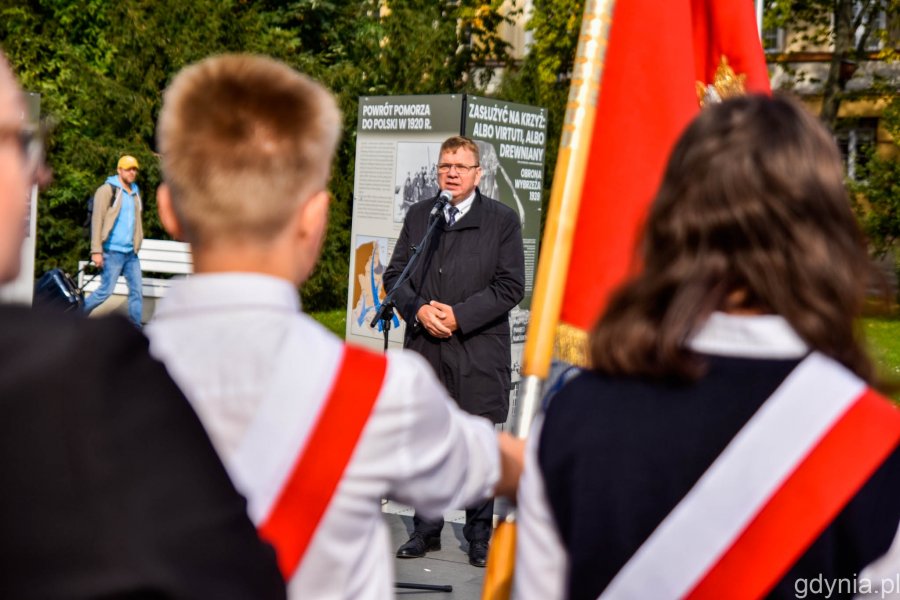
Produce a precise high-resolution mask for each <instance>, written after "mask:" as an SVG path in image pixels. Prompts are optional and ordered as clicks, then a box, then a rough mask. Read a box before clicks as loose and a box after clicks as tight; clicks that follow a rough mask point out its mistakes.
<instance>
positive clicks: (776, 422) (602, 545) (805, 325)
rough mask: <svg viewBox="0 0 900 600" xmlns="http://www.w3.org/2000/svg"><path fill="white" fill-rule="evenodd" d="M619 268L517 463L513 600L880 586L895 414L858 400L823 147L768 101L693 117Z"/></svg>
mask: <svg viewBox="0 0 900 600" xmlns="http://www.w3.org/2000/svg"><path fill="white" fill-rule="evenodd" d="M639 258H640V269H639V273H638V274H637V275H636V276H635V277H634V278H633V279H632V280H631V281H629V282H628V283H626V284H625V285H624V286H623V287H622V288H621V289H620V290H619V291H618V293H617V294H616V295H615V296H614V297H613V298H612V300H611V302H610V304H609V306H608V308H607V310H606V312H605V314H604V315H603V316H602V317H601V319H600V321H599V322H598V324H597V326H596V328H595V329H594V331H593V332H592V333H591V336H590V344H591V357H592V361H593V369H592V370H590V371H587V372H585V373H583V374H581V375H580V376H578V377H576V378H575V379H574V380H573V381H571V382H570V383H569V384H567V385H566V386H565V387H564V388H563V389H562V390H561V392H560V393H559V394H558V395H557V396H556V397H555V398H554V399H553V401H552V402H551V404H550V406H549V407H548V409H547V412H546V414H545V415H544V416H543V419H542V421H539V423H538V429H537V433H536V434H535V435H534V436H533V439H532V440H531V442H530V455H529V456H528V461H527V462H526V471H525V475H524V476H523V480H522V483H521V486H520V492H519V502H520V517H519V521H520V534H519V535H520V544H519V552H518V558H519V561H520V563H519V567H518V568H517V580H516V586H515V590H516V596H517V597H519V598H542V599H544V600H548V599H552V598H562V597H568V598H591V599H593V598H597V597H598V595H600V594H601V593H602V596H601V597H611V598H615V597H647V598H649V597H653V598H669V597H683V596H688V595H691V594H695V593H696V594H699V595H703V593H709V592H710V591H712V592H713V596H715V597H735V596H739V597H758V596H763V595H769V594H771V595H772V596H773V597H790V598H793V597H797V595H798V594H801V592H803V591H804V590H807V589H809V588H808V585H809V583H810V582H811V581H812V580H814V579H815V578H816V577H820V578H823V581H831V582H838V581H843V580H846V585H850V584H851V583H852V584H853V585H856V586H857V588H855V591H854V592H853V593H855V592H856V591H859V589H858V588H859V585H860V584H861V583H862V582H863V581H864V578H865V577H869V578H872V577H874V573H878V572H879V571H877V569H879V568H880V569H882V572H883V570H884V569H885V568H887V569H888V570H890V569H893V570H894V571H898V572H900V568H897V565H896V563H889V562H885V561H890V560H892V559H890V558H881V557H883V556H884V555H885V554H886V553H887V552H888V549H889V547H890V546H891V544H892V540H893V539H894V537H895V535H897V531H898V521H900V500H898V499H900V452H898V450H897V441H898V438H900V413H898V411H897V410H896V409H895V408H893V407H891V406H890V405H889V404H888V403H887V402H886V401H884V400H883V399H881V398H880V397H877V396H876V395H875V394H874V392H872V391H871V389H870V388H869V387H868V384H869V383H871V380H872V376H873V370H872V366H871V364H870V362H869V360H868V358H867V356H866V354H865V351H864V349H863V347H862V344H861V341H860V339H859V338H858V336H857V332H856V319H857V317H858V316H859V315H860V312H861V310H862V306H863V301H864V295H865V290H866V286H867V283H868V274H869V261H868V257H867V254H866V249H865V244H864V242H863V239H862V237H861V235H860V233H859V230H858V228H857V226H856V222H855V219H854V216H853V214H852V212H851V210H850V204H849V200H848V197H847V194H846V191H845V188H844V185H843V170H842V165H841V161H840V155H839V153H838V150H837V148H836V146H835V144H834V141H833V140H832V138H831V136H830V135H829V133H828V132H827V131H826V130H825V128H824V127H823V126H822V125H821V124H819V123H818V121H817V120H816V119H815V118H814V117H812V116H811V115H810V114H808V113H807V111H806V110H805V109H804V108H803V107H801V106H799V105H798V104H796V103H795V102H793V101H790V100H786V99H778V98H776V99H772V98H766V97H744V98H739V99H734V100H729V101H726V102H724V103H721V104H718V105H714V106H712V107H709V108H706V109H704V110H703V111H702V112H701V114H700V115H699V116H698V117H696V118H695V120H694V121H693V122H692V123H691V124H690V125H689V127H688V128H687V129H686V131H685V132H684V133H683V134H682V136H681V138H680V139H679V141H678V142H677V144H676V146H675V148H674V149H673V151H672V154H671V157H670V159H669V163H668V166H667V169H666V172H665V175H664V177H663V181H662V183H661V186H660V189H659V192H658V194H657V197H656V199H655V201H654V203H653V205H652V207H651V209H650V213H649V215H648V218H647V223H646V228H645V231H644V236H643V240H642V245H641V248H640V257H639ZM862 413H865V414H866V415H867V416H866V418H862V417H860V418H859V419H856V417H857V415H859V414H862ZM850 417H853V418H852V419H851V418H850ZM851 421H852V423H851ZM838 434H840V435H838ZM863 440H866V442H865V443H864V442H863ZM868 440H876V442H873V443H872V444H868ZM870 446H871V447H870ZM876 446H877V447H876ZM835 448H837V450H835ZM826 451H827V452H826ZM829 452H830V453H829ZM838 459H840V460H838ZM810 471H814V472H815V476H813V475H810ZM823 473H824V475H825V476H827V477H826V478H825V479H823ZM895 545H896V546H900V542H898V543H897V544H895ZM897 550H900V548H897V549H896V550H895V551H897ZM879 560H881V563H878V562H877V561H879ZM893 560H896V557H895V559H893ZM891 564H892V565H893V566H891ZM868 565H872V567H871V568H872V569H876V570H872V571H864V568H866V567H867V566H868ZM879 565H880V566H879ZM885 565H887V567H886V566H885ZM867 581H868V580H867ZM869 583H872V582H869ZM729 586H731V587H729ZM845 587H846V586H845ZM803 593H805V592H803ZM850 595H852V593H851V594H850Z"/></svg>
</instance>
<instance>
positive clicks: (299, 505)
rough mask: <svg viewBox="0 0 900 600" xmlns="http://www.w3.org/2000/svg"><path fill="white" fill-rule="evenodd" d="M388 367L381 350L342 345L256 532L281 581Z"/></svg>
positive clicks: (311, 529) (305, 543)
mask: <svg viewBox="0 0 900 600" xmlns="http://www.w3.org/2000/svg"><path fill="white" fill-rule="evenodd" d="M386 370H387V359H386V358H385V356H384V355H381V354H375V353H372V352H369V351H367V350H363V349H360V348H356V347H353V346H345V349H344V356H343V360H342V363H341V366H340V369H339V370H338V372H337V375H336V377H335V379H334V383H333V385H332V389H331V393H330V395H329V397H328V400H327V401H326V403H325V406H324V408H323V409H322V412H321V414H320V416H319V419H318V421H317V422H316V425H315V427H314V428H313V430H312V433H311V435H310V437H309V441H308V442H307V444H306V446H305V449H304V450H303V452H302V454H301V455H300V456H299V457H297V460H296V463H295V464H294V467H293V469H292V471H291V473H290V474H289V476H288V478H287V480H286V481H285V484H284V487H283V488H282V489H281V492H280V493H279V495H278V498H277V500H276V501H275V504H274V505H273V506H272V509H271V511H270V512H269V514H268V516H267V517H266V519H265V520H264V521H263V522H262V523H260V524H259V533H260V536H261V537H262V538H263V539H265V540H266V541H268V542H269V543H271V544H272V545H273V546H274V547H275V551H276V553H277V555H278V566H279V568H280V569H281V573H282V575H283V576H284V579H285V581H287V580H290V578H291V577H292V576H293V574H294V572H295V571H296V570H297V567H298V566H299V565H300V562H301V560H302V559H303V555H304V554H305V553H306V549H307V548H308V547H309V543H310V541H311V540H312V537H313V534H314V533H315V531H316V528H317V527H318V525H319V521H320V520H321V519H322V516H323V515H324V514H325V510H326V509H327V508H328V504H329V503H330V501H331V498H332V496H333V495H334V491H335V490H336V489H337V486H338V483H339V482H340V480H341V477H342V476H343V474H344V471H345V470H346V468H347V464H348V463H349V462H350V457H351V456H352V455H353V451H354V450H355V448H356V444H357V442H358V441H359V438H360V436H361V435H362V430H363V427H365V424H366V422H367V421H368V420H369V416H370V415H371V413H372V408H373V407H374V405H375V400H376V399H377V398H378V395H379V392H380V391H381V386H382V382H383V381H384V376H385V373H386Z"/></svg>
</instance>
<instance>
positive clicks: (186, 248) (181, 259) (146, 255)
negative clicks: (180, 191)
mask: <svg viewBox="0 0 900 600" xmlns="http://www.w3.org/2000/svg"><path fill="white" fill-rule="evenodd" d="M138 257H139V258H140V260H141V278H142V283H143V288H144V298H145V299H148V298H149V299H158V298H162V297H163V296H165V295H166V292H167V291H168V290H169V287H170V286H171V285H172V283H173V281H177V280H178V279H183V278H184V277H187V276H188V275H190V274H191V273H193V272H194V259H193V257H192V256H191V246H190V244H186V243H184V242H172V241H169V240H144V241H143V243H142V244H141V249H140V251H138ZM88 263H89V261H86V260H83V261H80V262H79V263H78V287H83V289H84V293H85V295H87V294H89V293H91V292H93V291H95V290H96V289H97V288H98V287H100V275H99V274H98V275H97V276H96V277H94V279H91V277H92V275H90V274H87V275H86V274H85V273H84V267H85V266H86V265H87V264H88ZM148 274H156V275H172V276H173V277H172V278H170V279H167V278H162V277H152V276H150V277H148V276H147V275H148ZM85 281H87V283H85ZM113 296H128V286H127V285H126V284H125V277H122V276H120V277H119V279H118V280H117V281H116V287H115V289H114V290H113Z"/></svg>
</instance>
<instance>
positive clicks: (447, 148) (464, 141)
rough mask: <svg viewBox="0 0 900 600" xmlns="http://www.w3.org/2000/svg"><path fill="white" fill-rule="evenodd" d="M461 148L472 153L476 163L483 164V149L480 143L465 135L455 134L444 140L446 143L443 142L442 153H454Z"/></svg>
mask: <svg viewBox="0 0 900 600" xmlns="http://www.w3.org/2000/svg"><path fill="white" fill-rule="evenodd" d="M460 148H462V149H464V150H468V151H469V152H471V153H472V156H474V157H475V164H481V151H480V150H479V149H478V144H476V143H475V142H474V141H473V140H472V139H470V138H467V137H465V136H463V135H454V136H453V137H449V138H447V139H446V140H444V143H443V144H441V152H440V154H443V153H445V152H449V153H453V152H456V151H458V150H459V149H460Z"/></svg>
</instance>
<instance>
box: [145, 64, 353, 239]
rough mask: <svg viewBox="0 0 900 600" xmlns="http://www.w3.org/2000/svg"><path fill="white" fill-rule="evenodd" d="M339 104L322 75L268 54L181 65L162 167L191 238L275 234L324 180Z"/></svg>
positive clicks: (163, 128)
mask: <svg viewBox="0 0 900 600" xmlns="http://www.w3.org/2000/svg"><path fill="white" fill-rule="evenodd" d="M340 130H341V113H340V111H339V110H338V107H337V104H336V102H335V100H334V97H333V96H332V95H331V93H330V92H328V90H326V89H325V88H324V87H323V86H322V85H320V84H319V83H317V82H315V81H313V80H312V79H310V78H308V77H306V76H305V75H303V74H301V73H298V72H297V71H295V70H293V69H291V68H290V67H288V66H287V65H285V64H283V63H281V62H278V61H276V60H274V59H271V58H267V57H263V56H252V55H246V54H230V55H221V56H215V57H211V58H207V59H205V60H203V61H201V62H199V63H197V64H194V65H192V66H189V67H187V68H185V69H184V70H182V71H181V72H180V73H179V74H178V75H177V76H176V77H175V79H174V80H173V81H172V83H171V84H170V85H169V87H168V89H167V90H166V92H165V94H164V96H163V108H162V111H161V112H160V116H159V128H158V131H157V139H158V145H159V149H160V151H161V153H162V170H163V177H164V179H165V181H166V183H167V184H168V185H169V187H170V189H171V195H172V204H173V208H174V210H175V214H176V216H177V217H178V219H179V222H180V224H181V227H182V228H183V230H184V234H185V236H186V238H187V240H188V241H190V242H192V243H194V244H209V243H215V242H220V241H222V240H223V239H225V240H227V239H241V240H249V241H261V240H266V239H270V238H271V236H272V235H273V234H275V233H277V232H279V231H280V230H281V229H282V228H283V227H284V225H285V224H286V223H287V222H288V220H289V217H290V215H291V214H292V213H293V211H294V210H295V209H296V207H297V205H298V204H299V203H302V202H304V201H305V200H306V199H307V198H309V197H310V196H312V195H313V194H315V193H317V192H319V191H322V190H324V189H325V186H326V184H327V182H328V177H329V173H330V170H331V161H332V157H333V156H334V152H335V149H336V147H337V143H338V139H339V138H340Z"/></svg>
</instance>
